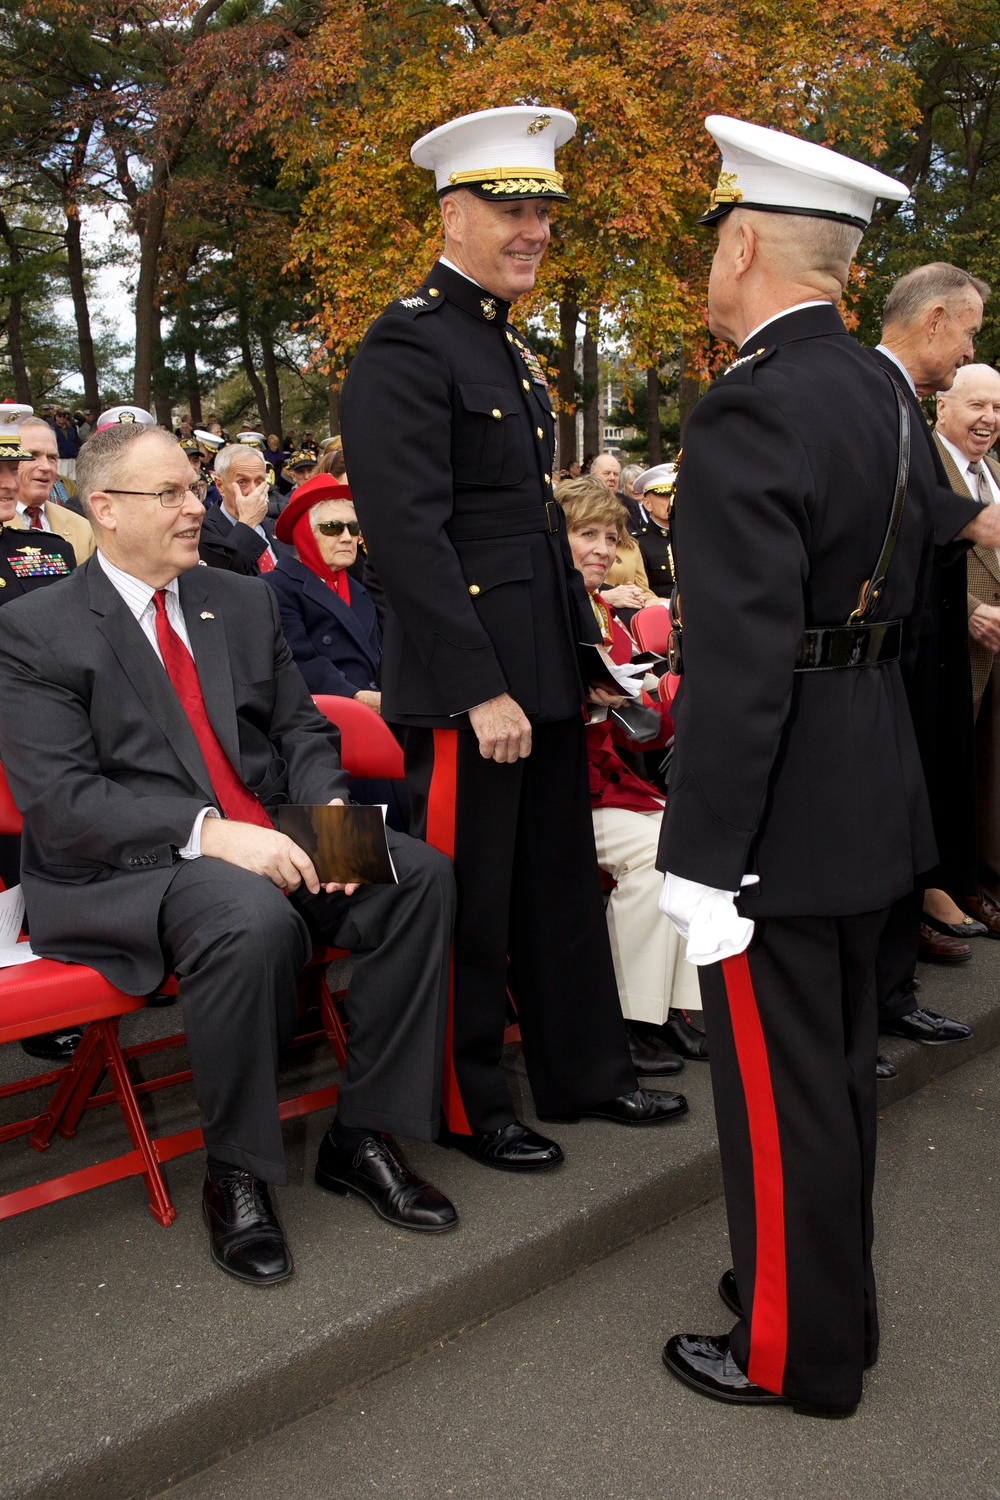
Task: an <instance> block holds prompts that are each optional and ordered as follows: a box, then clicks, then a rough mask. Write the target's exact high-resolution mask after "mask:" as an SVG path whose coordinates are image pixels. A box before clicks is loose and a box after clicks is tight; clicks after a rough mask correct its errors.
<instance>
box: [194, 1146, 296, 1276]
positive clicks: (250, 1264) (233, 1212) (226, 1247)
mask: <svg viewBox="0 0 1000 1500" xmlns="http://www.w3.org/2000/svg"><path fill="white" fill-rule="evenodd" d="M201 1211H202V1217H203V1218H204V1220H205V1223H206V1224H207V1225H208V1233H209V1239H210V1242H211V1246H212V1259H213V1260H214V1261H215V1264H216V1265H217V1266H218V1267H219V1269H220V1270H222V1271H227V1272H228V1273H229V1275H230V1276H235V1277H237V1279H238V1280H240V1281H249V1282H252V1283H253V1285H254V1286H270V1285H271V1283H272V1282H274V1281H284V1280H285V1278H286V1276H291V1274H292V1270H293V1267H292V1257H291V1254H290V1252H289V1249H288V1246H287V1245H286V1244H285V1236H284V1235H283V1234H282V1232H281V1225H280V1224H279V1223H278V1219H277V1215H276V1214H275V1212H274V1207H273V1205H272V1203H271V1197H270V1194H269V1193H268V1190H267V1184H266V1183H264V1182H261V1181H260V1179H259V1178H257V1177H254V1176H253V1175H252V1173H250V1172H232V1173H231V1174H230V1175H228V1176H226V1177H221V1178H220V1179H219V1180H218V1182H213V1181H212V1179H211V1178H210V1177H206V1178H205V1190H204V1193H203V1194H202V1203H201Z"/></svg>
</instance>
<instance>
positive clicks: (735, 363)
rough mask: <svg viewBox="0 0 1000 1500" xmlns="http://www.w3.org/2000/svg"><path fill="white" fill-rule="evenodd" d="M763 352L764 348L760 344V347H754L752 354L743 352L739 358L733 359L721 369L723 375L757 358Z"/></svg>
mask: <svg viewBox="0 0 1000 1500" xmlns="http://www.w3.org/2000/svg"><path fill="white" fill-rule="evenodd" d="M764 353H766V348H765V347H763V346H762V347H761V348H760V349H755V350H754V351H753V353H752V354H744V355H743V356H742V358H741V359H734V360H733V362H732V364H731V365H727V366H726V368H725V369H724V370H723V372H722V373H723V375H728V374H729V372H730V370H736V369H738V368H739V367H740V365H746V364H749V363H750V361H751V360H752V359H759V358H760V356H761V355H762V354H764Z"/></svg>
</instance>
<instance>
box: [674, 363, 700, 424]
mask: <svg viewBox="0 0 1000 1500" xmlns="http://www.w3.org/2000/svg"><path fill="white" fill-rule="evenodd" d="M700 395H701V383H700V381H699V380H698V377H697V375H696V374H694V371H693V366H692V363H691V359H690V357H689V356H688V354H687V352H686V351H685V349H684V348H683V347H682V348H681V362H680V379H679V381H678V385H677V413H678V417H679V419H680V427H681V442H682V443H683V441H684V428H685V427H686V426H687V419H688V417H689V416H690V415H691V413H692V412H693V411H694V409H695V406H696V404H697V402H698V398H699V397H700Z"/></svg>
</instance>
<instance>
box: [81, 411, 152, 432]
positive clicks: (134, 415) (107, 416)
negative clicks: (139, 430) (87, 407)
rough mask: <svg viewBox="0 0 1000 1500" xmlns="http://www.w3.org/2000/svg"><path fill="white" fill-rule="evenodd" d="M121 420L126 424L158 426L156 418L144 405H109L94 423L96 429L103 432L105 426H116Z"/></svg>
mask: <svg viewBox="0 0 1000 1500" xmlns="http://www.w3.org/2000/svg"><path fill="white" fill-rule="evenodd" d="M119 422H120V423H122V424H123V425H126V426H131V425H132V423H135V424H136V425H137V426H139V427H155V426H156V418H155V417H154V416H153V413H152V412H151V411H147V410H146V409H145V407H144V406H109V407H108V409H107V411H102V412H101V415H100V416H99V417H98V419H97V421H96V422H95V423H94V431H95V432H102V431H103V429H104V428H105V427H114V426H115V424H116V423H119Z"/></svg>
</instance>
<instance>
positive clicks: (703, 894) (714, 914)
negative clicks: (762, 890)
mask: <svg viewBox="0 0 1000 1500" xmlns="http://www.w3.org/2000/svg"><path fill="white" fill-rule="evenodd" d="M756 880H757V877H756V876H750V877H749V878H747V877H745V878H744V880H743V884H744V885H748V884H751V883H753V884H755V883H756ZM735 899H736V892H735V891H719V890H716V889H715V888H714V887H713V886H710V885H699V884H698V882H697V881H695V880H685V879H684V877H683V876H682V875H671V874H670V873H669V872H668V873H667V874H666V875H665V876H664V877H663V889H662V891H661V892H660V900H659V907H660V910H661V911H662V912H663V914H664V916H667V917H669V918H670V920H671V922H673V924H674V926H675V927H676V928H677V931H678V932H679V933H680V935H681V937H682V938H684V939H685V940H686V942H687V960H688V963H689V964H698V965H701V964H715V963H718V962H719V961H720V959H723V958H734V957H735V956H736V954H737V953H742V952H743V950H744V948H746V947H747V946H748V944H749V942H750V939H751V938H752V937H753V923H752V922H751V921H750V918H749V917H741V916H740V914H739V912H738V911H737V910H736V907H735V906H734V905H733V902H734V901H735Z"/></svg>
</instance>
